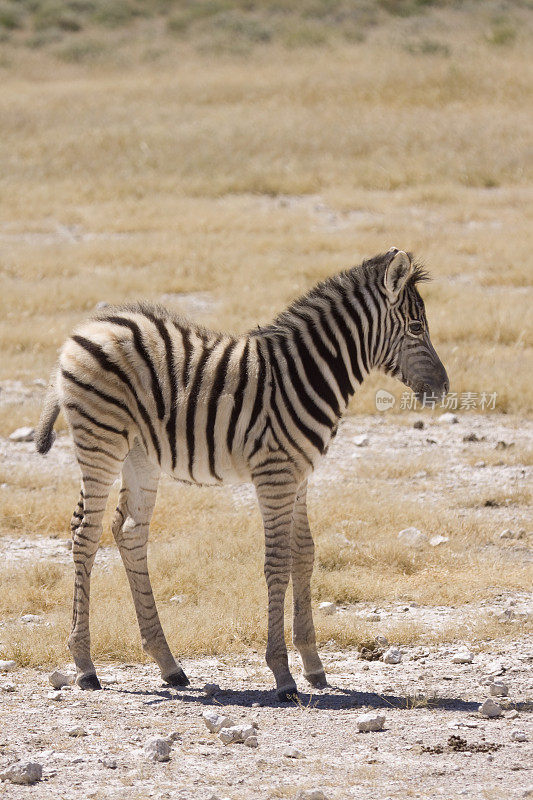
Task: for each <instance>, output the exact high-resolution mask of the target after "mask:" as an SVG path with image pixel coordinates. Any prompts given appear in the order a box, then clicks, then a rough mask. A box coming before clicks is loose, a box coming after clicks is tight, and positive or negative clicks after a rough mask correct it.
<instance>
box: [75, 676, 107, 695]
mask: <svg viewBox="0 0 533 800" xmlns="http://www.w3.org/2000/svg"><path fill="white" fill-rule="evenodd" d="M76 683H77V684H78V686H79V687H80V689H84V690H85V689H87V690H92V691H96V690H97V689H101V688H102V686H101V684H100V681H99V680H98V678H97V677H96V675H94V674H93V675H82V676H81V678H77V679H76Z"/></svg>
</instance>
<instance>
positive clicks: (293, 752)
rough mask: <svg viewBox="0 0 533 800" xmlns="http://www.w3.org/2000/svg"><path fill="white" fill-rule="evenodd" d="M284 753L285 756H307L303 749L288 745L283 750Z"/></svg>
mask: <svg viewBox="0 0 533 800" xmlns="http://www.w3.org/2000/svg"><path fill="white" fill-rule="evenodd" d="M283 755H284V756H285V758H305V755H304V754H303V753H302V751H301V750H298V749H297V748H296V747H286V748H285V750H284V751H283Z"/></svg>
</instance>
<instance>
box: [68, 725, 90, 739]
mask: <svg viewBox="0 0 533 800" xmlns="http://www.w3.org/2000/svg"><path fill="white" fill-rule="evenodd" d="M67 733H68V735H69V736H73V737H76V738H78V737H79V736H87V731H86V730H85V728H82V727H81V726H77V727H76V728H70V729H69V730H68V731H67Z"/></svg>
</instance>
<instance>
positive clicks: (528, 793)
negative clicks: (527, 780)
mask: <svg viewBox="0 0 533 800" xmlns="http://www.w3.org/2000/svg"><path fill="white" fill-rule="evenodd" d="M522 797H533V786H528V787H527V789H524V791H523V792H522Z"/></svg>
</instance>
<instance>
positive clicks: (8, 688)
mask: <svg viewBox="0 0 533 800" xmlns="http://www.w3.org/2000/svg"><path fill="white" fill-rule="evenodd" d="M15 689H16V687H15V684H14V683H3V684H2V691H3V692H14V691H15Z"/></svg>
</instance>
